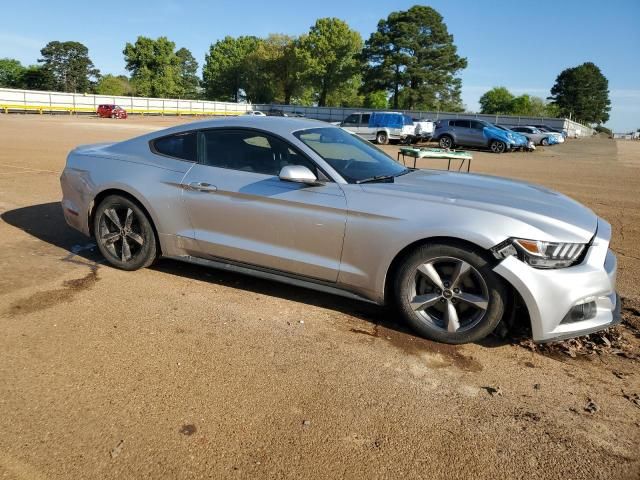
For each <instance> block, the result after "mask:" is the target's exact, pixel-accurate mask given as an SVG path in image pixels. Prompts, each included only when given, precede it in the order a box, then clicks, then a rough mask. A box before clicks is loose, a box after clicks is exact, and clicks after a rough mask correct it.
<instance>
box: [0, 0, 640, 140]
mask: <svg viewBox="0 0 640 480" xmlns="http://www.w3.org/2000/svg"><path fill="white" fill-rule="evenodd" d="M2 3H4V5H3V6H2V11H3V18H4V19H5V21H4V22H2V23H3V24H2V29H1V30H0V57H13V58H18V59H19V60H21V61H22V62H23V63H27V64H29V63H35V62H36V60H37V59H38V56H39V50H40V48H42V47H43V46H44V45H45V44H46V43H47V42H48V41H50V40H77V41H80V42H82V43H84V44H85V45H87V47H89V53H90V56H91V58H92V59H93V61H94V63H95V65H96V66H97V67H98V68H99V69H100V70H101V71H102V72H103V73H116V74H119V73H126V72H125V70H124V59H123V56H122V50H123V48H124V45H125V43H126V42H127V41H129V42H133V41H135V39H136V37H137V36H138V35H146V36H151V37H158V36H160V35H165V36H167V37H169V38H170V39H171V40H173V41H174V42H176V44H177V46H178V47H182V46H184V47H187V48H188V49H189V50H191V51H192V53H193V54H194V56H195V57H196V59H197V60H198V62H199V63H200V64H202V62H203V61H204V55H205V52H206V51H207V50H208V47H209V45H210V44H211V43H212V42H214V41H215V40H217V39H220V38H222V37H224V36H225V35H232V36H237V35H247V34H251V35H258V36H264V35H267V34H268V33H287V34H290V35H299V34H302V33H304V32H306V31H308V29H309V27H310V26H311V25H312V24H313V23H314V21H315V20H316V19H317V18H320V17H339V18H341V19H343V20H345V21H346V22H347V23H349V25H350V26H351V27H352V28H354V29H356V30H358V31H359V32H360V33H361V34H362V36H363V38H364V39H366V38H368V36H369V34H370V33H371V32H372V31H373V30H374V29H375V27H376V24H377V22H378V20H379V19H381V18H383V17H386V16H387V15H388V14H389V12H391V11H393V10H401V9H406V8H409V7H410V6H412V5H414V4H416V3H421V2H416V1H415V0H409V1H406V0H393V1H379V0H366V1H361V0H351V1H348V0H341V1H338V0H322V1H318V2H309V1H303V0H297V1H294V0H281V1H278V0H271V1H265V0H240V1H229V0H218V1H195V0H187V1H178V0H156V1H142V0H140V1H135V0H129V1H121V0H112V1H110V2H100V3H94V4H92V3H90V2H86V1H82V2H80V1H78V2H75V1H66V2H65V1H62V2H49V1H34V0H22V1H20V2H15V1H13V2H8V1H3V2H2ZM422 3H423V4H424V5H429V6H431V7H433V8H435V9H436V10H438V11H439V12H440V13H441V14H442V15H443V16H444V19H445V22H446V23H447V25H448V27H449V31H450V32H451V33H452V34H453V35H454V41H455V43H456V45H457V46H458V50H459V53H460V54H461V55H463V56H465V57H467V59H468V61H469V66H468V68H467V69H465V70H464V71H463V72H462V74H461V77H462V81H463V83H462V85H463V86H462V94H463V100H464V102H465V104H466V106H467V108H468V109H470V110H477V109H478V103H477V102H478V98H479V97H480V95H482V93H484V92H485V91H486V90H488V89H489V88H491V87H493V86H497V85H503V86H506V87H507V88H509V89H510V90H511V91H512V92H514V93H517V94H520V93H525V92H526V93H530V94H532V95H537V96H541V97H546V96H547V95H549V89H550V88H551V86H552V85H553V83H554V80H555V78H556V76H557V75H558V73H560V72H561V71H562V70H563V69H564V68H566V67H571V66H575V65H579V64H581V63H583V62H585V61H592V62H594V63H596V64H597V65H598V66H599V67H600V68H601V69H602V71H603V73H604V74H605V75H606V76H607V78H608V79H609V88H610V94H611V101H612V104H613V105H612V106H613V108H612V111H611V120H610V121H609V123H608V126H610V127H612V128H613V129H614V130H616V131H622V130H630V129H636V128H640V1H638V0H628V1H625V0H614V1H612V2H611V3H608V2H602V1H592V0H582V1H574V0H565V1H557V0H555V1H547V0H537V1H533V2H511V1H497V0H496V1H492V0H484V1H482V2H479V1H471V0H452V1H451V0H450V1H446V0H437V1H432V2H429V3H424V2H422ZM8 19H11V20H12V21H6V20H8Z"/></svg>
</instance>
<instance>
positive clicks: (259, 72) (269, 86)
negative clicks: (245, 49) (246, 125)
mask: <svg viewBox="0 0 640 480" xmlns="http://www.w3.org/2000/svg"><path fill="white" fill-rule="evenodd" d="M297 45H298V42H297V40H296V39H295V38H293V37H290V36H288V35H281V34H270V35H269V36H268V37H267V38H265V39H264V40H262V41H260V42H259V43H258V45H257V47H256V49H255V50H254V51H253V52H252V53H250V54H249V55H248V56H247V57H246V59H245V68H246V70H247V75H246V79H247V84H246V88H245V91H246V92H245V93H246V95H247V98H248V99H250V100H251V101H252V102H254V103H285V104H290V103H291V102H292V101H293V100H294V99H295V98H296V97H299V96H300V95H301V94H302V92H303V90H304V85H303V84H302V82H301V75H302V73H303V69H304V64H303V62H302V61H301V60H300V58H299V57H298V56H297V54H296V48H297Z"/></svg>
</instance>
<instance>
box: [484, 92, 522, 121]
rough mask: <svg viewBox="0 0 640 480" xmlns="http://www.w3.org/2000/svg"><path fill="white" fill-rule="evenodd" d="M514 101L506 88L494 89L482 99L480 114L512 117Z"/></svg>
mask: <svg viewBox="0 0 640 480" xmlns="http://www.w3.org/2000/svg"><path fill="white" fill-rule="evenodd" d="M514 99H515V97H514V96H513V94H512V93H511V92H510V91H509V90H507V89H506V88H505V87H494V88H492V89H491V90H489V91H488V92H486V93H485V94H484V95H482V96H481V97H480V113H487V114H502V115H511V113H512V107H513V101H514Z"/></svg>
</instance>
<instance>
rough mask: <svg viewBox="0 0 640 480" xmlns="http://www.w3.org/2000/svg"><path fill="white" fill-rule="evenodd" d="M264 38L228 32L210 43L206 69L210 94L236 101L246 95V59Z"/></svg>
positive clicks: (204, 72)
mask: <svg viewBox="0 0 640 480" xmlns="http://www.w3.org/2000/svg"><path fill="white" fill-rule="evenodd" d="M260 42H261V41H260V39H258V38H257V37H252V36H242V37H238V38H233V37H230V36H226V37H225V38H224V39H222V40H218V41H217V42H216V43H214V44H213V45H211V47H209V53H208V54H207V55H206V56H205V62H204V67H203V69H202V80H203V84H204V88H205V92H206V96H207V98H209V99H211V100H225V101H233V102H237V101H239V100H240V99H242V98H246V88H247V69H246V66H247V63H246V59H247V57H248V56H249V55H250V54H251V53H252V52H254V51H255V50H256V49H257V48H258V45H259V44H260Z"/></svg>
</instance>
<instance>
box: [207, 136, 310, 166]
mask: <svg viewBox="0 0 640 480" xmlns="http://www.w3.org/2000/svg"><path fill="white" fill-rule="evenodd" d="M200 141H201V143H200V146H201V149H202V150H203V152H202V156H201V158H202V161H203V163H204V164H205V165H209V166H212V167H218V168H227V169H230V170H239V171H243V172H252V173H260V174H263V175H272V176H278V175H279V174H280V170H282V167H285V166H287V165H303V166H305V167H307V168H308V169H309V170H311V171H312V172H313V173H314V174H315V175H316V176H318V171H317V168H316V166H315V165H314V164H313V163H312V162H310V161H309V160H308V159H307V158H305V157H303V156H302V155H301V154H299V153H298V152H296V151H295V150H294V149H293V148H291V147H290V146H289V145H288V144H287V143H286V142H284V141H283V140H280V139H279V138H276V137H272V136H271V135H266V134H264V133H262V132H256V131H252V130H235V131H234V130H217V129H216V130H204V131H202V132H201V140H200Z"/></svg>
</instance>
